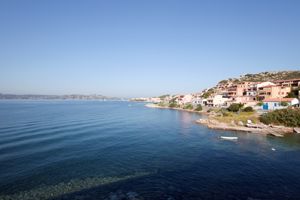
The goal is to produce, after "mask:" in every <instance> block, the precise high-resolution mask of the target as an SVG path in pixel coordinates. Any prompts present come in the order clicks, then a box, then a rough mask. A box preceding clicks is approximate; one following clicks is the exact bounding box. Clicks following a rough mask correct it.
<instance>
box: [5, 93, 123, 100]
mask: <svg viewBox="0 0 300 200" xmlns="http://www.w3.org/2000/svg"><path fill="white" fill-rule="evenodd" d="M0 100H103V101H106V100H114V101H120V100H125V99H122V98H118V97H107V96H103V95H98V94H92V95H82V94H71V95H38V94H24V95H18V94H1V93H0Z"/></svg>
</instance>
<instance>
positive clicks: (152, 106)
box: [145, 103, 208, 115]
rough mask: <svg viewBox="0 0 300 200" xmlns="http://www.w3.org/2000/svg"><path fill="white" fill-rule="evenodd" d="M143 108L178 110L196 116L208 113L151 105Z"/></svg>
mask: <svg viewBox="0 0 300 200" xmlns="http://www.w3.org/2000/svg"><path fill="white" fill-rule="evenodd" d="M145 106H146V107H148V108H158V109H169V110H179V111H185V112H191V113H197V114H204V115H207V114H208V113H206V112H204V111H196V110H187V109H184V108H170V107H165V106H158V105H155V104H151V103H148V104H146V105H145Z"/></svg>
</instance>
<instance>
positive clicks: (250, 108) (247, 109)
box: [243, 106, 254, 112]
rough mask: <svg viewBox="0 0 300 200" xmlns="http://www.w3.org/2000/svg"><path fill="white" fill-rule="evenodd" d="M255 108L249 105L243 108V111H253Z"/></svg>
mask: <svg viewBox="0 0 300 200" xmlns="http://www.w3.org/2000/svg"><path fill="white" fill-rule="evenodd" d="M253 111H254V110H253V108H252V107H251V106H248V107H246V108H244V109H243V112H253Z"/></svg>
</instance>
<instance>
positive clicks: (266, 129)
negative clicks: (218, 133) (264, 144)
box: [196, 119, 294, 137]
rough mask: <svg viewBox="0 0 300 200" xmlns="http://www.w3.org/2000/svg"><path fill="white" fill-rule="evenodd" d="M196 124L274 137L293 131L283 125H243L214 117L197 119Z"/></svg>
mask: <svg viewBox="0 0 300 200" xmlns="http://www.w3.org/2000/svg"><path fill="white" fill-rule="evenodd" d="M196 123H198V124H202V125H205V126H207V127H208V128H210V129H217V130H228V131H242V132H248V133H257V134H262V135H272V136H276V137H284V135H285V134H289V133H293V132H294V129H293V128H290V127H284V126H272V125H270V126H268V125H265V124H246V125H244V126H241V125H234V124H227V123H223V122H219V121H217V120H214V119H199V120H197V121H196Z"/></svg>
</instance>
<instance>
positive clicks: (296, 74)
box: [219, 70, 300, 84]
mask: <svg viewBox="0 0 300 200" xmlns="http://www.w3.org/2000/svg"><path fill="white" fill-rule="evenodd" d="M287 79H300V70H297V71H277V72H261V73H257V74H245V75H242V76H240V77H239V78H229V79H226V80H222V81H220V82H219V84H222V83H228V82H233V83H239V82H243V81H249V82H264V81H277V80H287Z"/></svg>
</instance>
